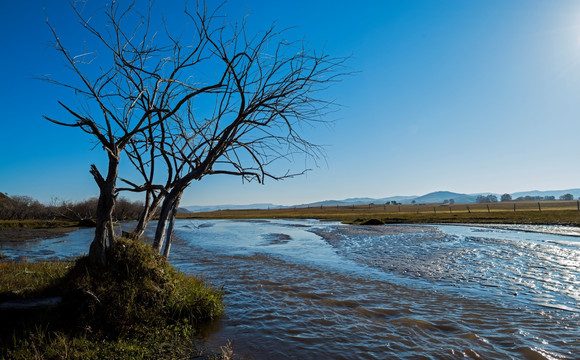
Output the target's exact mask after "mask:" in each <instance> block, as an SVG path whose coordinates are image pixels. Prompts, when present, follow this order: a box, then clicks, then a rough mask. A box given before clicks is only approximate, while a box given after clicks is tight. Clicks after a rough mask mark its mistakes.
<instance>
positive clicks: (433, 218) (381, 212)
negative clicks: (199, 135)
mask: <svg viewBox="0 0 580 360" xmlns="http://www.w3.org/2000/svg"><path fill="white" fill-rule="evenodd" d="M514 206H515V210H514ZM178 216H179V218H182V219H258V218H261V219H271V218H288V219H304V218H309V219H320V220H331V221H342V222H345V223H363V222H365V221H367V220H369V219H378V220H381V221H382V222H384V223H386V224H401V223H480V224H482V223H488V224H547V225H570V226H580V209H579V204H578V202H577V201H540V202H539V203H538V202H537V201H517V202H497V203H489V204H453V205H439V204H434V205H382V204H369V205H357V206H317V207H295V208H283V209H264V210H219V211H213V212H206V213H181V214H178Z"/></svg>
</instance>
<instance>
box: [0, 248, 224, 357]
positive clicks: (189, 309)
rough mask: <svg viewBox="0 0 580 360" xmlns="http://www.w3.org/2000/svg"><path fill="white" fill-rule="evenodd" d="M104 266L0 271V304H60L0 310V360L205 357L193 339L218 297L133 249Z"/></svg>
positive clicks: (0, 266)
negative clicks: (49, 300)
mask: <svg viewBox="0 0 580 360" xmlns="http://www.w3.org/2000/svg"><path fill="white" fill-rule="evenodd" d="M108 259H109V264H108V266H107V267H106V268H105V269H97V268H93V267H91V266H89V264H88V262H87V259H86V258H80V259H78V260H76V261H74V262H52V263H51V262H44V263H43V262H39V263H0V302H6V301H12V302H14V301H17V300H20V301H21V302H22V301H27V302H31V301H32V302H34V300H33V299H35V298H46V297H53V296H58V297H59V299H62V300H61V301H60V304H59V305H57V306H54V307H52V308H50V309H48V308H43V309H34V308H32V309H30V308H29V309H15V308H9V309H0V318H2V327H1V329H0V349H1V350H0V358H2V359H4V358H6V359H191V358H194V357H198V356H201V355H203V351H202V350H203V349H200V348H199V347H198V346H197V340H196V337H195V334H196V333H197V331H198V330H197V329H198V327H199V325H200V324H202V323H203V322H206V321H210V320H212V319H215V318H217V317H219V316H220V315H221V314H222V312H223V305H222V293H221V290H219V289H214V288H212V287H211V286H208V285H207V284H205V283H204V282H203V281H202V280H201V279H198V278H195V277H189V276H186V275H185V274H183V273H181V272H179V271H177V270H175V269H174V268H172V267H171V266H170V265H169V264H167V262H165V261H164V260H163V259H162V258H160V257H159V256H157V255H155V254H154V253H153V251H152V250H151V247H150V246H147V245H144V244H142V243H139V242H137V241H129V240H120V241H118V242H117V243H116V244H115V245H114V246H113V247H111V248H110V250H109V253H108ZM23 299H26V300H23ZM209 358H212V357H209ZM214 358H219V356H214Z"/></svg>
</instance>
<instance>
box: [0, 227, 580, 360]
mask: <svg viewBox="0 0 580 360" xmlns="http://www.w3.org/2000/svg"><path fill="white" fill-rule="evenodd" d="M175 233H176V239H175V242H174V245H173V248H172V253H171V256H170V261H171V263H172V264H174V265H175V266H177V267H178V268H180V269H181V270H183V271H184V272H187V273H195V274H198V275H201V276H203V277H204V278H205V279H207V280H208V281H209V282H211V283H213V284H215V286H223V288H224V291H225V303H226V313H225V315H224V316H223V317H222V319H221V320H219V321H217V322H215V323H213V324H211V326H208V329H207V330H206V333H205V339H206V341H207V344H208V346H210V347H215V348H219V346H220V345H223V344H225V343H226V342H227V341H228V340H232V341H233V348H234V352H235V353H236V354H237V355H238V357H239V358H242V359H295V358H303V359H306V358H308V359H460V358H473V359H578V358H580V237H578V236H570V235H561V234H573V235H579V234H578V229H574V228H572V229H570V228H562V227H545V226H526V227H520V228H508V227H499V226H495V227H491V226H487V227H486V226H451V225H435V226H429V225H420V226H419V225H385V226H349V225H342V224H340V223H336V222H319V221H316V220H203V221H201V220H199V221H198V220H179V221H178V222H177V224H176V229H175ZM559 233H560V234H559ZM90 234H91V231H90V230H79V231H77V232H73V233H70V234H67V235H66V236H65V237H63V238H59V239H47V240H39V241H34V242H28V243H26V244H25V245H23V244H11V243H3V244H1V245H0V252H2V253H4V254H5V255H8V256H9V257H11V258H19V257H27V258H28V259H37V258H61V257H64V256H70V255H78V254H81V253H83V252H85V251H86V249H87V248H88V242H89V241H90Z"/></svg>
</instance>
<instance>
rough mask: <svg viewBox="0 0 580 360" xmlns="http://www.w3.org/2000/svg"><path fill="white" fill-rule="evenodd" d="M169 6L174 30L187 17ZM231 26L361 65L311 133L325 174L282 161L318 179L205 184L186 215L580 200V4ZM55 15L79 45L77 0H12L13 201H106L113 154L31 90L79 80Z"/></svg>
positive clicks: (209, 180) (322, 6)
mask: <svg viewBox="0 0 580 360" xmlns="http://www.w3.org/2000/svg"><path fill="white" fill-rule="evenodd" d="M96 3H98V2H92V4H96ZM159 3H162V4H163V6H164V7H165V9H164V12H165V16H166V17H168V18H171V16H172V15H171V14H172V12H173V11H177V10H176V9H179V7H180V6H181V4H183V2H182V1H164V2H159ZM159 3H158V4H159ZM192 3H195V1H193V2H192ZM208 3H209V4H210V5H211V4H212V3H215V2H213V1H208ZM223 13H225V14H226V15H227V16H228V18H230V19H231V20H232V21H236V20H239V19H241V17H242V16H244V14H245V15H249V18H248V19H249V20H248V21H249V28H250V29H251V30H253V31H256V30H257V29H266V28H267V27H269V25H270V24H271V23H272V22H274V21H275V22H276V24H277V27H278V28H287V27H292V28H291V29H290V30H288V32H287V37H288V38H291V39H303V38H304V39H306V41H308V42H309V43H310V45H311V46H312V47H313V48H315V49H323V48H324V49H325V50H326V51H327V52H328V53H330V54H331V55H334V56H351V59H350V60H349V62H348V64H349V67H350V68H351V69H352V70H355V71H358V73H357V74H356V75H354V76H351V77H349V78H347V79H345V80H344V81H342V82H341V83H339V84H337V85H336V86H334V87H333V88H331V89H330V90H329V91H328V92H327V94H326V96H327V97H328V98H331V99H335V100H336V101H337V102H339V103H340V104H342V105H343V107H342V109H341V110H340V111H339V112H337V113H334V114H332V115H330V116H329V118H328V120H333V121H335V122H334V124H333V125H332V126H331V127H330V128H328V127H319V128H305V129H304V130H305V132H306V136H307V137H308V138H309V139H311V140H312V141H313V142H315V143H318V144H322V145H325V146H326V154H327V157H326V160H325V161H322V162H320V163H319V164H318V167H317V166H315V164H313V163H312V162H307V163H305V162H304V161H303V160H302V159H300V158H297V159H295V160H296V161H295V162H294V163H290V164H285V163H281V164H279V165H278V166H280V167H281V168H284V167H289V168H293V169H298V168H303V167H308V168H312V171H310V172H309V173H308V174H307V175H305V176H301V177H297V178H294V179H287V180H284V181H280V182H274V181H267V182H266V184H265V185H259V184H254V183H250V184H248V183H245V184H242V183H241V181H240V180H239V179H237V178H232V177H225V176H213V177H206V178H204V179H203V180H202V181H200V182H196V183H193V184H192V186H191V188H190V189H189V190H188V192H186V194H185V195H184V197H183V200H182V204H183V205H212V204H250V203H258V202H270V203H276V204H285V205H291V204H300V203H306V202H312V201H319V200H327V199H344V198H349V197H386V196H391V195H421V194H425V193H428V192H431V191H437V190H449V191H455V192H464V193H478V192H497V193H504V192H516V191H523V190H533V189H538V190H552V189H568V188H577V187H580V182H579V179H580V166H578V165H577V159H578V157H579V155H580V141H578V140H579V136H580V101H578V100H579V98H580V2H578V1H535V0H510V1H505V0H490V1H463V0H448V1H432V0H428V1H386V0H383V1H361V2H352V1H343V0H334V1H326V0H324V1H312V0H310V1H302V0H298V1H257V0H256V1H254V0H238V1H230V3H228V4H226V5H225V7H224V9H223ZM47 16H48V18H49V19H50V21H51V22H52V23H53V24H54V26H55V27H56V29H57V31H59V34H60V36H61V39H63V41H65V42H66V43H69V44H74V45H77V44H82V42H83V40H84V39H85V38H88V37H87V36H84V35H83V34H82V33H80V32H79V31H77V30H73V29H77V28H76V26H74V25H75V24H74V23H73V19H72V17H71V12H70V9H69V8H68V2H67V1H50V0H44V1H42V0H37V1H27V2H18V1H0V31H1V33H2V34H3V37H2V45H1V46H2V56H1V57H0V64H1V65H2V66H1V67H0V69H1V70H0V71H1V75H2V80H3V86H2V87H0V104H1V106H2V109H3V111H2V114H1V115H0V125H1V129H2V130H1V131H0V154H1V155H0V191H2V192H5V193H8V194H9V195H29V196H32V197H34V198H37V199H39V200H40V201H42V202H49V201H50V200H51V199H52V198H61V199H67V200H81V199H86V198H88V197H91V196H95V195H97V187H96V185H95V184H94V182H93V180H92V177H91V175H90V174H89V172H88V170H89V165H90V164H91V163H95V164H97V165H98V166H103V165H104V160H105V154H104V153H103V152H102V151H101V150H100V149H98V148H96V149H93V145H94V144H92V143H91V142H90V138H89V137H88V136H87V135H85V134H84V133H82V132H80V131H78V129H69V128H63V127H59V126H57V125H54V124H51V123H49V122H47V121H46V120H44V119H43V118H42V115H51V116H59V115H62V111H61V110H60V109H59V107H58V104H57V101H58V100H61V101H64V102H65V103H75V101H76V100H75V97H74V94H71V93H70V92H68V91H66V90H64V89H60V88H56V87H54V86H52V85H50V84H47V83H43V82H40V81H38V80H34V77H35V76H40V75H43V74H53V75H54V76H55V77H58V76H63V77H66V76H67V73H66V71H65V70H64V69H63V62H62V59H61V58H60V57H59V55H58V54H57V53H56V52H55V51H54V49H52V48H51V46H50V41H51V39H50V32H49V29H48V27H47V26H46V24H45V19H46V17H47ZM65 79H66V78H65ZM130 197H131V196H130ZM131 198H134V199H135V197H134V196H133V197H131Z"/></svg>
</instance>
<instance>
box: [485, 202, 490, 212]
mask: <svg viewBox="0 0 580 360" xmlns="http://www.w3.org/2000/svg"><path fill="white" fill-rule="evenodd" d="M485 206H487V212H488V213H489V212H490V211H489V204H485Z"/></svg>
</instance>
